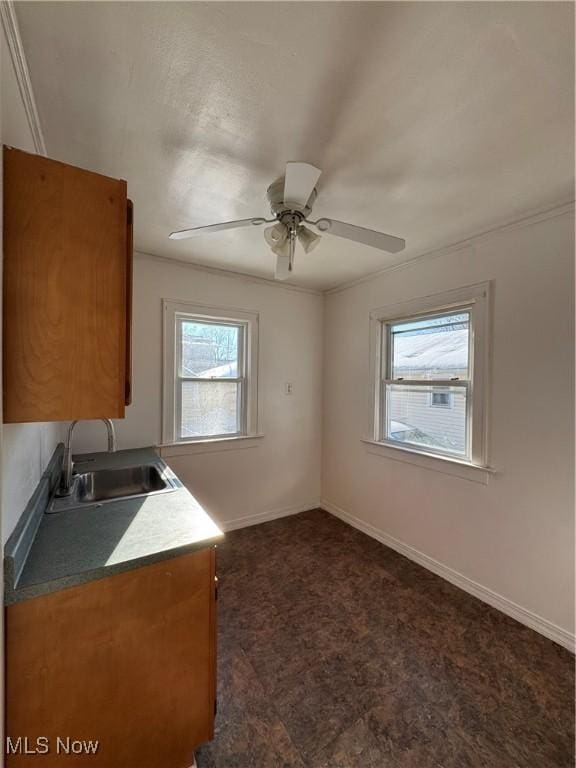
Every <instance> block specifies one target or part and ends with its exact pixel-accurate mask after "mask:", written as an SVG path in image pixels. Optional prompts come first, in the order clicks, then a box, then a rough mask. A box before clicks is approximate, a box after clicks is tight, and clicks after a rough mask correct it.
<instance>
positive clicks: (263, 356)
mask: <svg viewBox="0 0 576 768" xmlns="http://www.w3.org/2000/svg"><path fill="white" fill-rule="evenodd" d="M163 298H167V299H176V300H180V301H190V302H197V303H203V304H212V305H216V306H222V307H236V308H239V309H246V310H255V311H257V312H259V313H260V345H259V347H260V366H259V367H260V374H259V397H260V398H261V400H262V425H261V431H262V432H264V435H265V436H264V437H263V438H262V439H261V440H256V441H254V443H255V444H256V447H251V448H246V447H245V446H244V444H242V443H239V444H238V448H236V449H234V450H222V451H217V452H207V453H200V454H199V453H194V454H191V455H183V456H178V457H171V458H168V459H167V461H168V463H169V464H170V465H171V466H172V467H173V469H174V471H175V472H176V473H177V474H178V475H179V477H180V478H181V480H182V481H183V482H184V483H186V484H187V485H188V486H189V487H190V489H191V490H192V491H193V493H194V495H195V496H196V497H197V498H198V499H199V501H201V502H202V503H203V504H204V505H205V507H206V509H207V510H208V512H210V513H211V514H212V515H213V516H214V517H215V519H216V520H217V521H219V522H221V523H223V524H228V525H230V524H234V522H233V521H237V520H239V519H240V518H251V520H250V521H256V520H257V519H258V516H260V515H263V516H267V515H269V514H275V513H281V512H288V511H300V510H303V509H309V508H311V507H313V506H315V505H317V504H318V502H319V499H320V456H321V414H322V403H321V398H322V312H323V299H322V296H319V295H317V294H313V293H309V292H303V291H296V290H290V289H288V288H283V287H281V286H277V285H274V284H270V283H265V282H258V281H255V280H252V279H250V278H243V277H235V276H233V275H230V276H228V275H226V276H224V275H220V274H215V273H211V272H207V271H203V270H199V269H195V268H192V267H190V266H187V265H184V264H178V263H177V262H167V261H164V260H161V259H155V258H151V257H147V256H136V258H135V262H134V321H133V355H134V364H133V405H132V406H130V407H129V408H128V410H127V417H126V419H125V420H124V421H116V429H117V434H118V442H119V447H120V448H131V447H136V446H146V445H158V444H159V443H160V440H161V433H160V428H161V405H162V401H161V378H162V315H161V301H162V299H163ZM285 382H292V383H293V385H294V393H293V394H292V395H285V394H284V383H285ZM77 430H78V431H77V434H76V436H75V440H74V450H76V451H83V450H103V448H104V447H105V444H106V443H105V430H104V427H103V425H101V424H97V423H94V424H81V425H79V427H78V428H77ZM195 450H196V447H195ZM246 522H248V521H246Z"/></svg>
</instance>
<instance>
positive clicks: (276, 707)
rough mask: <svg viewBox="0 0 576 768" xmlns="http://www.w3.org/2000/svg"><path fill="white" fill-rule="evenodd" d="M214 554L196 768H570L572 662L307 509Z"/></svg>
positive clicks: (243, 533)
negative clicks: (207, 671) (204, 734)
mask: <svg viewBox="0 0 576 768" xmlns="http://www.w3.org/2000/svg"><path fill="white" fill-rule="evenodd" d="M218 557H219V566H218V569H219V576H220V601H219V622H220V626H219V633H220V637H219V684H218V707H219V710H218V717H217V728H216V738H215V740H214V741H213V742H212V743H211V744H209V745H206V746H204V747H203V748H202V749H201V750H200V751H199V753H198V755H197V760H198V766H199V768H528V767H529V768H572V767H573V766H574V729H573V724H574V664H573V661H574V660H573V657H572V655H571V654H570V653H569V652H568V651H566V650H563V649H562V648H560V647H559V646H557V645H555V644H554V643H552V642H551V641H549V640H546V639H545V638H543V637H541V636H540V635H538V634H536V633H535V632H532V631H531V630H529V629H527V628H525V627H523V626H522V625H520V624H518V623H516V622H515V621H513V620H512V619H509V618H507V617H506V616H504V615H503V614H501V613H499V612H498V611H495V610H493V609H492V608H490V607H489V606H487V605H485V604H483V603H481V602H480V601H478V600H476V599H475V598H473V597H470V596H469V595H467V594H466V593H464V592H462V591H461V590H459V589H457V588H456V587H453V586H452V585H451V584H448V583H447V582H445V581H443V580H442V579H440V578H439V577H437V576H435V575H434V574H432V573H430V572H429V571H426V570H425V569H423V568H421V567H420V566H418V565H415V564H414V563H412V562H411V561H410V560H407V559H406V558H404V557H402V556H400V555H398V554H396V553H395V552H393V551H392V550H390V549H388V548H387V547H385V546H383V545H382V544H379V543H378V542H376V541H374V540H373V539H370V538H369V537H367V536H365V535H364V534H362V533H359V532H358V531H356V530H354V529H353V528H350V527H349V526H347V525H345V524H344V523H342V522H340V521H339V520H337V519H336V518H334V517H332V516H331V515H329V514H328V513H326V512H323V511H321V510H315V511H312V512H305V513H303V514H301V515H296V516H293V517H288V518H284V519H282V520H277V521H274V522H271V523H265V524H264V525H260V526H256V527H253V528H245V529H243V530H240V531H234V532H232V533H229V534H228V535H227V536H226V541H225V543H224V544H223V545H222V547H221V548H220V551H219V555H218Z"/></svg>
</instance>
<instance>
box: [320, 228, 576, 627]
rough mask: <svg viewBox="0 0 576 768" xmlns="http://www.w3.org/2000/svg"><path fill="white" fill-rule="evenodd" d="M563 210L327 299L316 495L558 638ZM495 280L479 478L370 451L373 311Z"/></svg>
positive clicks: (568, 530)
mask: <svg viewBox="0 0 576 768" xmlns="http://www.w3.org/2000/svg"><path fill="white" fill-rule="evenodd" d="M573 227H574V218H573V214H570V213H568V214H565V215H562V216H560V217H558V218H551V219H548V220H546V221H541V222H540V223H533V224H531V225H530V226H523V227H521V228H511V229H508V230H501V231H499V232H496V233H493V234H491V235H489V236H485V237H483V238H479V239H477V240H476V241H474V242H473V243H472V245H471V247H468V248H464V249H462V250H459V251H455V252H452V253H446V254H444V255H440V256H436V257H433V258H427V259H423V260H419V261H418V262H415V263H414V264H412V265H408V266H405V267H404V268H401V269H398V270H395V271H388V272H386V273H383V274H381V275H379V276H375V277H374V278H372V279H371V280H369V281H367V282H364V283H361V284H358V285H356V286H354V287H350V288H348V289H346V290H344V291H341V292H338V293H334V294H332V295H329V296H327V298H326V316H325V371H324V380H325V388H324V442H323V488H322V490H323V498H324V499H325V500H326V501H327V502H328V503H329V504H328V507H330V504H331V505H335V507H334V508H335V509H337V510H340V511H344V512H345V513H348V514H349V515H353V516H354V517H356V518H358V519H359V520H360V521H361V523H363V524H368V525H371V526H373V527H374V528H375V529H377V531H380V532H383V533H384V534H386V535H388V536H392V537H394V538H395V539H398V540H400V541H401V542H404V543H405V544H408V545H410V546H411V547H413V548H415V549H416V550H418V551H419V552H421V553H424V554H426V555H428V556H430V557H432V558H434V559H436V560H438V561H440V563H442V564H444V565H446V566H449V567H450V568H452V569H454V570H456V571H458V572H460V573H461V574H464V575H465V576H467V577H468V578H470V579H472V580H474V581H476V582H479V583H480V584H481V585H483V586H484V587H487V588H489V589H491V590H493V591H494V592H496V593H498V594H499V595H501V596H503V597H504V598H506V599H507V600H509V601H513V602H515V603H517V604H519V605H520V606H522V607H523V608H525V609H527V610H528V611H530V612H532V613H534V614H536V615H537V616H539V617H543V618H544V619H545V620H547V621H549V622H552V623H553V624H555V625H557V626H559V627H560V628H562V629H564V630H568V631H570V632H573V625H574V585H573V577H574V496H573V470H574V459H573V424H574V418H573V413H574V411H573V370H574V365H573V350H574V329H573V286H574V278H573V254H574V245H573ZM484 280H494V288H495V295H494V315H493V324H494V329H493V365H492V398H491V407H492V415H491V457H490V461H491V464H492V466H494V467H495V469H496V470H497V474H496V475H495V476H494V477H493V478H491V479H490V481H489V484H488V485H487V486H486V485H481V484H478V483H475V482H470V481H469V480H465V479H461V478H459V477H453V476H449V475H446V474H440V473H439V472H437V471H430V470H427V469H424V468H422V467H418V466H415V465H413V464H409V463H403V462H399V461H394V460H390V459H388V458H383V457H381V456H377V455H373V454H372V453H368V452H367V450H366V446H365V444H363V443H362V442H361V440H360V438H361V437H362V435H363V431H364V428H365V424H366V412H367V408H368V402H367V395H368V389H369V387H368V354H369V351H368V314H369V312H370V310H371V309H375V308H378V307H382V306H385V305H386V304H393V303H396V302H400V301H404V300H408V299H412V298H415V297H419V296H426V295H430V294H434V293H439V292H442V291H445V290H447V289H451V288H458V287H462V286H466V285H471V284H473V283H478V282H481V281H484Z"/></svg>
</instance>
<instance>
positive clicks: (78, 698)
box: [6, 549, 216, 768]
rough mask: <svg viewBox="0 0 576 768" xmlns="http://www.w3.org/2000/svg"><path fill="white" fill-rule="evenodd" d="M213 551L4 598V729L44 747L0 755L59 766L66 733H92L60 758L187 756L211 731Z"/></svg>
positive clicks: (108, 764)
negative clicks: (93, 745) (7, 601)
mask: <svg viewBox="0 0 576 768" xmlns="http://www.w3.org/2000/svg"><path fill="white" fill-rule="evenodd" d="M214 563H215V552H214V549H204V550H201V551H198V552H194V553H192V554H188V555H182V556H180V557H176V558H174V559H171V560H166V561H164V562H162V563H155V564H154V565H150V566H146V567H143V568H139V569H138V570H134V571H129V572H127V573H123V574H119V575H117V576H112V577H109V578H105V579H101V580H99V581H94V582H90V583H89V584H85V585H82V586H79V587H72V588H70V589H65V590H62V591H60V592H55V593H53V594H50V595H46V596H44V597H38V598H34V599H32V600H27V601H24V602H22V603H17V604H16V605H12V606H9V607H8V608H7V611H6V709H7V718H6V734H7V736H9V737H10V744H11V745H15V744H17V739H18V737H19V736H21V737H23V738H24V737H27V739H28V742H27V743H28V745H29V747H30V748H34V747H35V745H36V744H37V741H36V740H37V738H38V737H41V736H42V737H47V738H48V742H49V745H50V752H49V753H48V754H31V755H25V754H22V753H21V752H19V753H17V754H8V755H7V756H6V765H7V767H8V768H16V766H33V765H38V768H61V766H63V765H64V764H66V760H65V759H64V754H63V753H61V754H60V755H58V752H57V748H58V737H61V738H63V739H66V737H70V738H71V739H74V740H77V741H86V742H88V741H90V740H92V741H93V742H94V741H98V749H97V752H96V753H95V754H85V755H82V754H78V755H75V756H74V757H73V758H70V760H71V761H72V762H71V765H75V766H76V765H84V764H86V765H87V766H92V768H120V766H123V767H124V766H125V767H126V768H132V767H133V768H139V767H140V766H142V768H188V766H190V765H191V764H192V754H193V752H194V750H195V749H196V747H198V746H199V745H200V744H201V743H203V742H205V741H208V740H209V739H211V738H212V736H213V728H214V682H215V652H216V649H215V636H214V611H215V602H214V601H215V594H214V593H215V590H214ZM21 744H22V742H21Z"/></svg>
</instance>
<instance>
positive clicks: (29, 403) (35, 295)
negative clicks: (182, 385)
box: [3, 147, 128, 422]
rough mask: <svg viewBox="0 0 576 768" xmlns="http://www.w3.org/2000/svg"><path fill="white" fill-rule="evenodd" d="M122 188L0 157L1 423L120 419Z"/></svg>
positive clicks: (39, 161)
mask: <svg viewBox="0 0 576 768" xmlns="http://www.w3.org/2000/svg"><path fill="white" fill-rule="evenodd" d="M126 219H127V198H126V182H125V181H119V180H117V179H111V178H108V177H106V176H101V175H99V174H96V173H91V172H89V171H84V170H82V169H80V168H74V167H73V166H70V165H66V164H64V163H59V162H56V161H54V160H49V159H48V158H45V157H40V156H38V155H31V154H28V153H26V152H21V151H19V150H16V149H11V148H8V147H6V148H5V149H4V308H3V314H4V336H3V338H4V421H5V422H20V421H64V420H68V419H95V418H105V417H108V418H122V417H123V416H124V403H125V398H126V361H127V353H126V343H127V296H128V293H127V288H128V263H127V258H126V254H127V227H126Z"/></svg>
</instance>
